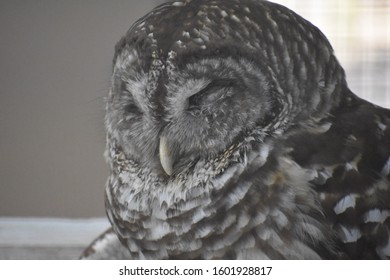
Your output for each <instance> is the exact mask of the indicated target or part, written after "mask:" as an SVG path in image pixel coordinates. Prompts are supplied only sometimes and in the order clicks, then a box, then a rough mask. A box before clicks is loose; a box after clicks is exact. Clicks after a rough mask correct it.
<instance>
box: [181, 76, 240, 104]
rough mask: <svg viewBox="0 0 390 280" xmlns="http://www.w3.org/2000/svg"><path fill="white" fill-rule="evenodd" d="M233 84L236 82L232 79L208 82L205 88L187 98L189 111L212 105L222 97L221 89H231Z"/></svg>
mask: <svg viewBox="0 0 390 280" xmlns="http://www.w3.org/2000/svg"><path fill="white" fill-rule="evenodd" d="M235 84H236V81H235V80H232V79H218V80H214V81H212V82H210V83H209V84H208V85H207V86H206V87H204V88H203V89H201V90H200V91H198V92H197V93H195V94H193V95H191V96H190V97H189V98H188V107H189V109H193V108H199V107H200V106H202V105H207V104H211V103H213V102H214V101H216V100H218V99H219V98H220V97H221V96H222V95H223V93H224V92H225V91H223V89H229V88H232V87H234V86H235Z"/></svg>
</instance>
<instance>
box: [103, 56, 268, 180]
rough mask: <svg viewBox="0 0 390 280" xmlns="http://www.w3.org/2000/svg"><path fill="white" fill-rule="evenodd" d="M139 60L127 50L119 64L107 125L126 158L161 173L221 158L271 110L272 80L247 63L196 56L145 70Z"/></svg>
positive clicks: (162, 62)
mask: <svg viewBox="0 0 390 280" xmlns="http://www.w3.org/2000/svg"><path fill="white" fill-rule="evenodd" d="M171 55H172V53H171ZM138 57H139V54H137V52H135V51H134V50H132V49H129V50H128V49H125V50H123V52H122V53H121V54H120V55H119V56H118V58H117V61H116V64H115V67H114V74H113V77H112V88H111V93H110V96H109V99H108V103H107V109H108V110H107V112H108V114H107V122H109V123H108V126H109V127H111V129H112V133H114V134H115V138H116V139H117V140H118V141H119V143H118V144H119V146H120V147H121V148H122V149H123V151H124V152H125V154H126V156H127V157H129V158H131V159H133V160H134V161H135V162H137V163H139V164H140V165H142V166H143V167H146V168H149V169H151V170H153V171H154V172H156V173H160V174H163V173H165V174H167V175H172V174H178V173H180V172H182V171H184V170H185V169H186V168H187V167H189V165H190V163H191V162H196V159H199V158H210V157H215V156H217V155H218V154H220V153H222V152H223V151H224V150H225V149H226V148H227V147H228V146H230V145H232V144H233V143H234V142H237V141H240V139H242V138H243V137H245V136H247V135H248V134H249V133H251V132H252V130H253V129H254V128H256V127H258V126H260V125H263V122H264V120H265V117H266V116H267V115H268V112H269V111H270V108H271V104H272V102H271V99H272V98H271V94H270V88H269V85H268V83H267V81H266V78H265V77H264V75H263V74H262V71H261V70H260V69H259V68H258V67H256V66H255V65H254V63H252V62H250V61H249V60H247V59H245V58H233V57H229V56H227V57H223V56H221V57H203V58H202V59H194V58H193V57H194V54H191V57H186V58H180V57H177V56H175V57H174V58H172V57H169V58H168V59H167V60H165V61H164V60H162V59H156V60H155V61H154V62H153V64H152V65H151V66H150V68H149V69H144V68H143V66H142V65H140V63H139V60H138ZM195 57H196V56H195ZM177 60H183V61H186V62H185V63H184V64H180V63H176V61H177ZM162 171H165V172H162Z"/></svg>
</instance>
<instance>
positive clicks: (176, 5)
mask: <svg viewBox="0 0 390 280" xmlns="http://www.w3.org/2000/svg"><path fill="white" fill-rule="evenodd" d="M184 5H185V3H183V2H173V3H172V6H175V7H183V6H184Z"/></svg>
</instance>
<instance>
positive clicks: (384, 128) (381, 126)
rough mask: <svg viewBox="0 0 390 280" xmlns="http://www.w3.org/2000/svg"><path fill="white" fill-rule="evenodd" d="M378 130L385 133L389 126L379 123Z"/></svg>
mask: <svg viewBox="0 0 390 280" xmlns="http://www.w3.org/2000/svg"><path fill="white" fill-rule="evenodd" d="M378 128H379V129H380V130H381V131H385V130H386V128H387V126H386V125H385V124H383V123H381V122H379V123H378Z"/></svg>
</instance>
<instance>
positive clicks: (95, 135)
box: [0, 0, 390, 258]
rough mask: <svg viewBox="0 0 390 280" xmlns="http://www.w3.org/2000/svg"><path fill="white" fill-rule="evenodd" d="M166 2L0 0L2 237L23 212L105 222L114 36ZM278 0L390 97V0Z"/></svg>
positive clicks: (378, 93) (366, 84) (362, 90)
mask: <svg viewBox="0 0 390 280" xmlns="http://www.w3.org/2000/svg"><path fill="white" fill-rule="evenodd" d="M158 2H163V1H155V0H148V1H136V0H127V1H125V0H113V1H105V0H83V1H78V0H55V1H53V0H39V1H38V0H35V1H25V0H0V40H1V43H0V218H2V221H3V227H1V220H0V245H1V238H3V240H5V239H6V237H5V236H7V234H8V235H10V232H8V233H7V229H8V230H9V229H10V228H12V227H13V229H14V230H16V231H21V229H20V228H18V225H19V226H20V224H21V223H22V224H24V222H23V221H24V220H18V219H19V218H15V217H51V218H71V219H74V218H77V219H85V218H94V217H102V219H100V220H99V221H102V223H101V224H100V225H101V226H100V227H97V228H96V229H94V230H95V231H98V230H100V229H101V228H104V227H105V226H106V223H105V222H106V220H105V218H104V216H105V214H104V201H103V197H104V186H105V181H106V178H107V175H108V168H107V166H106V164H105V162H104V159H103V155H102V154H103V151H104V147H105V134H104V127H103V116H104V97H105V96H106V94H107V92H108V87H109V78H110V70H111V60H112V56H113V51H114V45H115V43H116V42H117V41H118V40H119V38H120V37H121V36H122V35H123V34H124V33H125V32H126V31H127V29H128V28H129V27H130V25H131V24H132V23H133V22H134V21H135V20H137V19H138V18H139V17H141V16H142V15H144V14H145V13H146V12H148V11H149V10H150V9H151V8H152V7H153V6H155V5H156V4H157V3H158ZM273 2H277V3H280V4H283V5H285V6H287V7H289V8H291V9H293V10H294V11H296V12H297V13H298V14H300V15H302V16H303V17H305V18H306V19H308V20H309V21H311V22H312V23H313V24H315V25H316V26H317V27H319V28H320V29H321V30H322V31H323V33H324V34H325V35H326V36H327V37H328V38H329V40H330V41H331V43H332V45H333V47H334V49H335V52H336V55H337V57H338V58H339V60H340V62H341V64H342V65H343V66H344V68H345V70H346V73H347V80H348V82H349V85H350V87H351V88H352V90H353V91H354V92H355V93H356V94H357V95H359V96H361V97H363V98H365V99H368V100H370V101H371V102H373V103H376V104H378V105H380V106H383V107H387V108H389V107H390V1H389V0H375V1H373V0H343V1H339V0H319V1H309V0H296V1H293V0H279V1H273ZM15 221H16V222H15ZM21 221H22V222H21ZM45 221H46V220H45ZM51 221H52V220H51ZM49 224H50V223H49ZM43 227H44V228H45V227H47V223H43ZM68 228H69V227H68ZM89 228H91V227H89ZM11 232H12V231H11ZM2 234H3V235H2ZM91 234H95V233H94V232H92V233H91ZM4 238H5V239H4ZM88 238H89V236H88V237H87V238H86V239H88ZM38 239H42V235H37V240H38ZM10 240H11V241H9V242H17V240H16V241H15V240H14V239H12V238H11V239H10ZM0 251H1V248H0ZM0 258H1V256H0Z"/></svg>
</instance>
